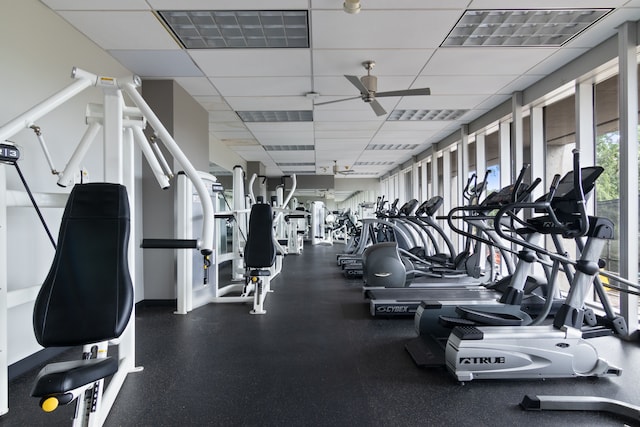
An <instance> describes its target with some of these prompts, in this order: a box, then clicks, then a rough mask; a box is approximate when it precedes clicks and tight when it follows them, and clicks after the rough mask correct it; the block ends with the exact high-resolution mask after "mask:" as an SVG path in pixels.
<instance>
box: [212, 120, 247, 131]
mask: <svg viewBox="0 0 640 427" xmlns="http://www.w3.org/2000/svg"><path fill="white" fill-rule="evenodd" d="M243 130H246V128H245V127H244V124H243V123H242V122H209V132H213V133H216V132H239V131H243Z"/></svg>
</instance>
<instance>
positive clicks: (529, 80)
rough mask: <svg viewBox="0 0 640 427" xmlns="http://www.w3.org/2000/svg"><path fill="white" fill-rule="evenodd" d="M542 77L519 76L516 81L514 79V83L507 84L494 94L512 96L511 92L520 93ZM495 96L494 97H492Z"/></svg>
mask: <svg viewBox="0 0 640 427" xmlns="http://www.w3.org/2000/svg"><path fill="white" fill-rule="evenodd" d="M542 77H544V76H541V75H535V74H534V75H529V74H527V75H524V76H520V77H518V78H517V79H515V80H514V81H512V82H511V83H509V84H508V85H506V86H504V87H502V88H500V89H499V90H496V91H495V94H509V95H510V94H512V93H513V92H516V91H521V90H524V89H526V88H528V87H529V86H531V85H532V84H534V83H535V82H537V81H538V80H540V79H541V78H542ZM494 96H495V95H494Z"/></svg>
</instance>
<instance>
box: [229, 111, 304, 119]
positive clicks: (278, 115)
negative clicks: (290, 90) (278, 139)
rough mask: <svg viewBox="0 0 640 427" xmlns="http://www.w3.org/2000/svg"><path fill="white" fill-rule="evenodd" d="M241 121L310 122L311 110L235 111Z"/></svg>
mask: <svg viewBox="0 0 640 427" xmlns="http://www.w3.org/2000/svg"><path fill="white" fill-rule="evenodd" d="M236 113H237V114H238V116H240V119H241V120H242V121H243V122H312V121H313V111H311V110H308V111H307V110H300V111H236Z"/></svg>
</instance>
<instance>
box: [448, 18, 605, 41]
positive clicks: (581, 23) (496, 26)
mask: <svg viewBox="0 0 640 427" xmlns="http://www.w3.org/2000/svg"><path fill="white" fill-rule="evenodd" d="M611 10H612V9H573V10H572V9H556V10H536V9H532V10H467V11H466V12H465V13H464V15H462V18H460V20H459V21H458V23H457V24H456V26H455V27H454V28H453V29H452V30H451V32H450V33H449V35H448V36H447V38H446V39H445V40H444V42H443V43H442V46H562V45H563V44H565V43H566V42H567V41H569V40H571V39H572V38H573V37H575V36H577V35H578V34H580V33H581V32H582V31H584V30H586V29H587V28H588V27H589V26H591V25H592V24H593V23H595V22H596V21H598V20H599V19H601V18H602V17H603V16H604V15H606V14H607V13H609V12H610V11H611Z"/></svg>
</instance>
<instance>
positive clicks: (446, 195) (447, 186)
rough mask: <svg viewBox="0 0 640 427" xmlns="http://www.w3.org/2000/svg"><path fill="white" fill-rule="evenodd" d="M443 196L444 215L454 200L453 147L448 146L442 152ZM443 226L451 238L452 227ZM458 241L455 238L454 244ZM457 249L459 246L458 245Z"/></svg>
mask: <svg viewBox="0 0 640 427" xmlns="http://www.w3.org/2000/svg"><path fill="white" fill-rule="evenodd" d="M442 198H443V199H444V203H443V204H442V210H443V215H446V214H448V213H449V211H450V210H451V208H452V206H451V205H452V200H451V148H447V149H445V150H444V151H443V152H442ZM443 227H446V228H445V229H446V232H447V235H448V236H449V238H451V237H452V232H451V229H450V228H449V227H448V226H447V225H445V224H443ZM456 243H457V242H456V241H455V240H454V241H453V244H454V245H455V244H456ZM456 250H458V248H457V247H456Z"/></svg>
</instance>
